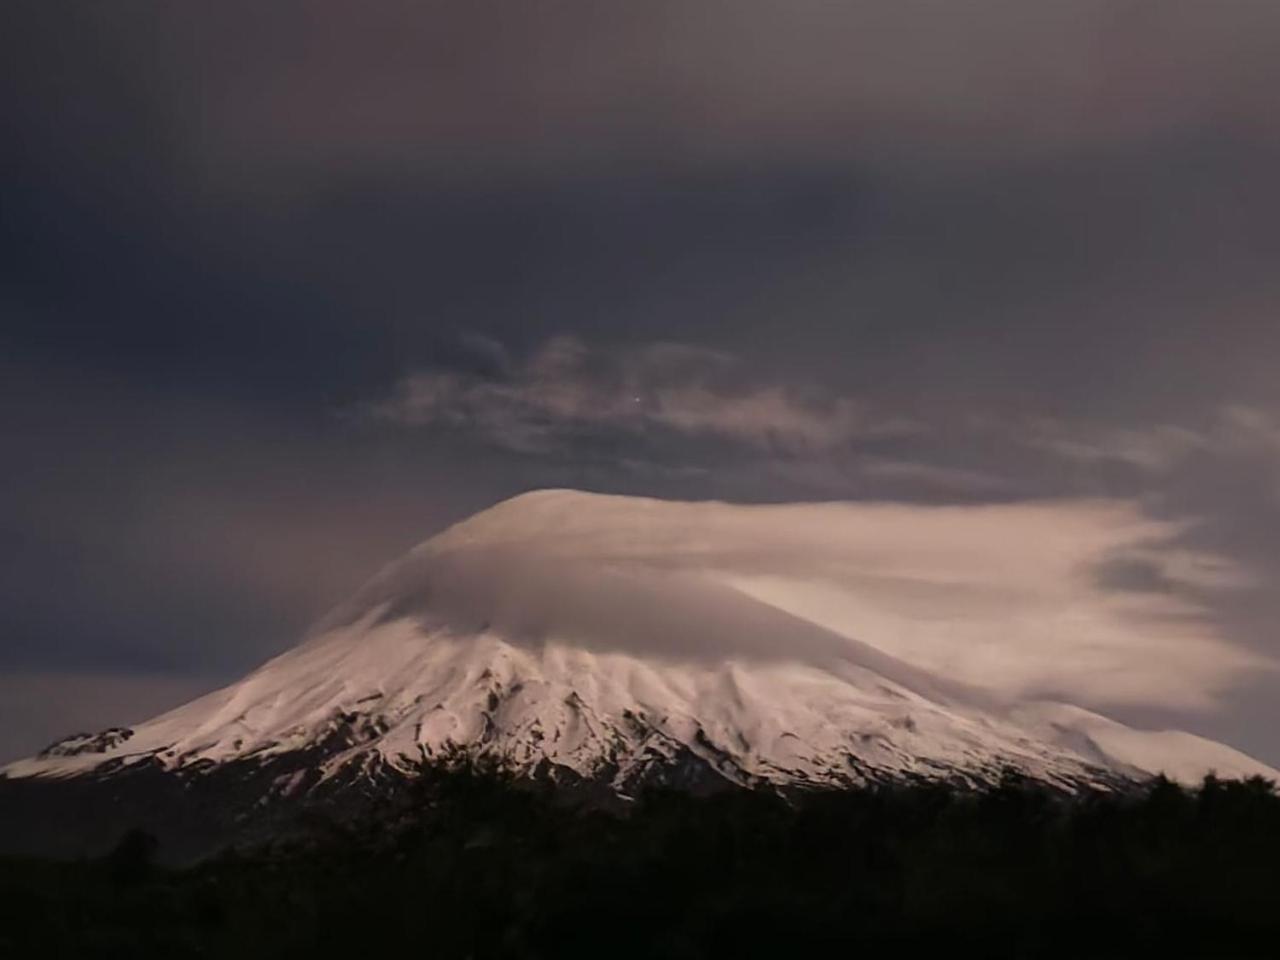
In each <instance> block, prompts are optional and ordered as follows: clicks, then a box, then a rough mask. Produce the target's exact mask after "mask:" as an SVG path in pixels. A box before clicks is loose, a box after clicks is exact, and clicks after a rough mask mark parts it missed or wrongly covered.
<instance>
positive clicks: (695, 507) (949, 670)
mask: <svg viewBox="0 0 1280 960" xmlns="http://www.w3.org/2000/svg"><path fill="white" fill-rule="evenodd" d="M1177 532H1178V530H1177V528H1176V527H1175V526H1174V525H1171V524H1168V523H1163V522H1158V521H1153V520H1151V519H1149V518H1146V517H1144V516H1143V515H1142V514H1141V513H1140V512H1139V511H1138V510H1137V508H1136V507H1135V506H1134V505H1132V504H1130V503H1126V502H1123V501H1113V500H1078V501H1076V500H1071V501H1046V502H1033V503H1022V504H1008V505H993V506H977V507H975V506H914V505H902V504H888V503H814V504H785V505H753V506H743V505H734V504H725V503H716V502H710V503H681V502H670V501H659V500H638V499H635V498H624V497H611V496H601V495H591V494H582V493H577V492H574V491H540V492H537V493H533V494H526V495H525V496H522V497H517V498H515V499H514V500H511V501H507V502H506V503H504V504H500V505H499V506H497V507H495V508H493V509H491V510H488V511H485V512H484V513H482V514H479V515H477V516H476V517H474V518H472V519H470V520H468V521H466V522H464V523H461V524H459V525H457V526H456V527H454V528H452V529H450V530H448V531H446V532H445V533H444V534H442V535H440V536H438V537H436V538H433V539H432V540H431V541H428V542H427V543H426V544H423V545H422V546H421V547H419V548H418V549H417V550H416V551H414V553H413V554H412V555H411V559H410V560H409V561H407V562H404V561H402V562H401V563H399V564H397V565H396V566H395V567H393V568H391V569H389V570H388V571H387V572H386V573H384V574H383V575H382V576H381V577H379V578H377V579H376V580H375V581H374V582H373V583H372V584H370V586H369V587H367V588H366V589H365V590H364V591H363V592H362V593H361V594H360V595H359V596H358V597H357V598H356V600H355V602H354V603H353V604H351V605H348V606H347V607H345V608H344V609H343V610H341V611H338V612H337V613H336V614H335V617H336V618H338V619H341V618H343V617H347V618H350V617H352V616H355V615H358V614H360V613H363V612H364V611H367V610H368V609H369V608H371V607H372V606H375V605H377V604H384V605H385V606H386V612H385V614H384V615H385V616H387V617H389V618H391V617H395V616H400V615H406V614H412V615H419V616H422V617H425V618H429V619H432V620H434V621H437V622H446V623H452V624H453V625H454V626H456V627H457V628H459V629H461V630H476V629H495V630H498V631H500V632H501V633H502V634H503V635H505V636H508V637H510V638H512V639H513V640H515V641H517V642H522V643H525V644H538V643H541V642H545V641H546V640H548V639H554V640H555V641H556V642H561V643H563V642H568V643H572V644H578V645H581V646H582V647H584V648H586V649H589V650H594V651H617V652H622V653H629V654H636V655H643V656H656V657H661V658H666V659H674V660H712V661H723V660H726V659H728V660H732V659H764V660H792V661H799V662H804V663H809V664H812V665H815V666H821V667H828V666H829V665H830V664H831V663H833V662H838V661H839V660H841V659H842V658H846V657H853V658H854V659H857V660H859V661H860V662H862V661H864V660H865V658H866V657H867V656H868V655H872V654H879V655H883V656H884V657H887V658H890V659H892V660H893V661H895V662H896V663H899V664H900V666H899V667H898V669H911V670H912V671H913V673H915V674H916V676H915V677H914V678H913V682H914V683H917V684H918V683H919V682H920V680H919V676H920V675H925V674H927V675H929V676H930V677H931V678H932V683H933V684H934V685H935V686H940V687H951V688H955V687H966V688H972V690H974V691H977V692H981V693H985V694H986V695H989V696H991V697H996V698H1010V699H1017V698H1023V697H1029V696H1036V697H1057V698H1063V699H1068V700H1071V701H1072V702H1077V703H1084V704H1089V705H1097V706H1108V705H1147V706H1163V707H1178V708H1203V707H1206V706H1209V705H1211V704H1212V702H1213V699H1214V697H1215V696H1217V695H1218V694H1220V693H1222V692H1223V691H1225V690H1226V689H1228V688H1229V687H1230V686H1231V684H1232V683H1233V682H1235V681H1236V680H1237V679H1238V678H1239V676H1240V675H1241V674H1242V673H1244V672H1246V671H1250V670H1255V669H1259V668H1264V667H1265V668H1269V667H1270V664H1269V662H1267V661H1264V660H1262V659H1261V658H1260V657H1258V656H1257V655H1255V654H1253V653H1251V652H1247V651H1244V650H1240V649H1237V648H1235V647H1233V646H1232V645H1230V644H1229V643H1227V642H1226V641H1225V640H1224V639H1223V638H1222V637H1220V636H1219V635H1218V633H1217V632H1216V630H1215V626H1214V624H1213V622H1212V621H1211V619H1210V618H1209V617H1208V614H1207V611H1206V610H1205V609H1204V608H1202V607H1201V606H1200V605H1199V604H1198V603H1197V601H1196V600H1195V598H1196V597H1197V596H1199V595H1200V594H1199V592H1198V591H1199V590H1200V589H1201V588H1203V587H1204V586H1206V584H1212V583H1214V582H1217V581H1220V580H1222V579H1223V578H1224V577H1227V576H1229V574H1230V571H1227V570H1226V569H1225V566H1224V563H1223V562H1222V561H1220V560H1217V559H1216V558H1212V557H1207V556H1203V557H1202V556H1197V555H1189V554H1187V553H1186V552H1185V551H1175V550H1172V549H1169V550H1168V551H1164V552H1162V551H1161V549H1160V545H1161V544H1162V543H1167V542H1169V541H1171V540H1172V538H1173V537H1174V536H1175V535H1176V533H1177ZM1136 555H1141V556H1143V557H1144V558H1145V561H1144V562H1147V563H1150V564H1154V565H1156V566H1158V567H1159V569H1160V570H1161V573H1162V583H1164V584H1165V586H1166V589H1163V590H1160V591H1150V590H1147V591H1126V590H1120V589H1116V588H1115V587H1114V586H1108V585H1107V584H1106V582H1105V579H1104V578H1103V577H1100V576H1099V571H1100V570H1103V569H1105V568H1106V567H1107V565H1108V564H1113V563H1114V562H1115V561H1116V559H1117V558H1123V557H1127V556H1136ZM1180 587H1182V588H1185V589H1179V588H1180ZM744 597H749V598H751V599H752V600H754V601H758V602H757V603H755V604H749V605H744V604H742V603H740V602H734V599H735V598H736V599H737V600H741V599H743V598H744Z"/></svg>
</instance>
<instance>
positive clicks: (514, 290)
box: [0, 0, 1280, 764]
mask: <svg viewBox="0 0 1280 960" xmlns="http://www.w3.org/2000/svg"><path fill="white" fill-rule="evenodd" d="M1277 37H1280V5H1277V4H1274V3H1272V2H1269V0H1257V2H1244V0H1240V2H1236V0H1212V2H1210V0H1201V2H1193V3H1189V2H1178V0H1160V2H1127V0H1106V2H1092V0H1063V2H1051V0H1036V2H1026V0H1000V2H997V0H990V2H979V0H974V2H969V3H963V4H961V3H950V2H925V0H883V2H857V0H849V2H840V3H836V2H816V0H815V2H804V0H801V2H790V3H774V2H764V0H760V2H756V0H736V2H732V3H729V2H725V3H712V2H688V0H681V2H673V3H663V2H657V3H642V4H637V3H617V4H611V3H598V2H593V3H589V4H588V3H581V4H580V3H574V2H563V3H537V4H525V3H514V2H512V3H505V2H494V3H489V2H480V3H458V4H431V3H422V2H413V3H387V2H378V3H365V4H359V5H353V4H339V3H324V2H317V0H312V2H306V3H301V2H298V3H290V2H276V3H271V4H259V3H235V2H222V3H217V4H202V5H187V4H177V5H175V4H162V3H125V2H122V3H88V2H86V3H66V4H54V3H48V2H45V0H39V2H9V3H6V4H4V7H3V10H2V11H0V45H3V50H2V51H0V53H2V54H3V55H2V56H0V123H2V124H3V127H2V131H3V137H2V140H0V142H2V143H3V147H2V148H0V150H2V152H0V184H2V186H0V191H2V192H0V203H2V215H0V244H2V245H3V250H2V253H3V256H2V257H0V439H2V441H3V463H4V467H3V469H2V470H0V758H4V757H7V756H12V755H15V754H18V753H22V752H25V751H29V750H32V749H36V748H38V747H40V746H42V745H43V744H44V743H45V742H47V741H48V740H50V739H52V738H54V737H56V736H58V735H60V734H62V733H66V732H71V731H70V730H69V729H68V728H73V729H76V728H82V727H92V726H101V725H105V724H108V723H114V722H129V721H134V720H138V719H141V718H143V717H145V716H146V715H147V714H149V713H151V712H153V711H154V710H156V709H159V708H161V707H164V706H168V705H172V704H173V703H176V702H179V701H181V700H182V699H185V698H186V697H188V696H190V695H192V694H194V693H197V692H200V691H202V690H205V689H208V688H210V687H212V686H215V685H217V684H220V683H223V682H226V681H228V680H231V679H234V678H235V677H237V676H239V675H240V674H242V673H243V672H245V671H246V670H248V669H249V668H251V667H252V666H254V665H256V664H257V663H258V662H260V661H261V660H262V659H263V658H264V657H266V656H268V655H270V654H272V653H275V652H277V651H279V650H281V649H283V648H284V647H286V646H288V645H289V644H291V643H292V642H293V640H294V639H295V638H296V637H297V636H298V634H299V633H300V632H301V631H302V630H303V629H305V627H306V625H307V624H308V623H310V622H311V621H313V620H314V619H315V618H316V617H317V616H319V615H321V614H323V613H324V612H325V611H326V609H327V608H328V607H330V606H331V605H333V604H334V603H336V602H338V601H340V600H342V599H343V598H344V597H345V596H346V595H347V594H349V593H350V592H351V591H352V590H354V589H355V588H356V587H357V586H359V584H360V583H361V582H362V581H364V580H365V579H366V578H367V577H368V576H369V575H370V574H371V573H372V572H374V571H375V570H376V569H377V568H378V567H379V566H381V565H382V564H383V563H384V562H386V561H387V560H389V559H391V558H393V557H394V556H396V555H397V554H398V553H400V552H401V551H403V550H404V549H405V548H407V547H409V546H411V545H412V544H414V543H415V542H417V541H419V540H421V539H423V538H424V537H426V536H428V535H430V534H432V533H434V532H435V531H437V530H439V529H441V528H442V527H444V526H445V525H447V524H448V523H450V522H452V521H454V520H457V519H459V518H460V517H463V516H465V515H467V514H469V513H472V512H474V511H475V510H478V509H480V508H483V507H485V506H487V505H489V504H491V503H493V502H495V501H497V500H499V499H501V498H503V497H506V496H509V495H511V494H515V493H518V492H521V491H523V490H528V489H533V488H537V487H544V486H573V487H582V488H587V489H591V490H597V491H605V492H614V493H629V494H646V495H651V496H661V497H672V498H681V499H706V498H719V499H726V500H734V501H744V502H757V501H768V502H784V501H801V500H808V501H811V500H862V501H866V500H891V501H898V502H900V504H901V505H903V507H904V508H906V507H909V506H912V505H914V506H917V507H920V506H926V505H937V504H950V505H953V506H955V507H957V508H962V507H972V508H976V507H977V506H979V505H984V504H987V505H989V504H1001V505H1010V504H1018V503H1022V502H1025V501H1046V500H1048V501H1062V502H1063V503H1067V502H1070V503H1077V504H1078V503H1081V502H1088V501H1097V500H1099V499H1106V500H1107V501H1108V502H1112V503H1120V504H1124V505H1125V506H1124V508H1123V509H1125V510H1126V511H1129V512H1127V513H1126V514H1125V515H1126V516H1138V517H1143V518H1146V519H1147V520H1150V521H1151V522H1153V523H1155V524H1158V528H1159V530H1160V536H1159V537H1158V538H1154V539H1153V540H1152V541H1151V542H1150V543H1146V544H1133V543H1129V544H1127V545H1126V547H1125V549H1124V550H1123V551H1113V553H1112V554H1109V555H1107V556H1106V557H1105V558H1102V559H1099V561H1098V562H1097V564H1096V570H1094V574H1095V580H1096V583H1097V585H1098V587H1099V589H1101V590H1106V591H1111V592H1114V593H1115V594H1116V595H1117V596H1120V597H1130V598H1132V599H1134V600H1135V601H1139V600H1142V599H1143V598H1146V599H1148V600H1149V599H1151V598H1154V597H1160V598H1164V599H1165V600H1167V601H1168V602H1170V603H1173V602H1174V601H1176V602H1177V604H1179V605H1180V608H1181V609H1187V610H1193V611H1194V616H1195V618H1196V622H1197V626H1196V629H1197V631H1203V632H1204V635H1206V636H1210V637H1211V640H1212V643H1213V644H1215V645H1217V648H1220V649H1222V650H1223V651H1224V653H1223V656H1224V658H1226V659H1225V660H1224V664H1230V665H1231V669H1229V670H1228V669H1226V668H1225V667H1224V669H1223V670H1222V671H1219V672H1218V673H1219V674H1220V675H1221V676H1224V677H1225V676H1228V675H1229V676H1230V683H1229V684H1227V685H1226V686H1225V687H1224V688H1222V689H1217V690H1215V692H1214V695H1213V696H1212V697H1209V698H1202V701H1197V702H1195V703H1190V702H1188V703H1187V704H1183V705H1179V704H1176V703H1175V704H1171V703H1169V702H1154V701H1153V702H1150V703H1143V702H1141V701H1140V698H1137V699H1134V700H1133V702H1130V703H1127V704H1120V705H1118V706H1117V707H1116V708H1115V709H1113V710H1112V711H1111V712H1112V713H1113V714H1114V715H1116V716H1118V717H1119V718H1121V719H1125V720H1129V721H1135V722H1142V723H1154V724H1165V723H1172V724H1177V725H1179V726H1182V727H1186V728H1189V729H1193V730H1195V731H1197V732H1201V733H1205V734H1208V735H1210V736H1214V737H1218V738H1221V739H1225V740H1227V741H1229V742H1231V743H1232V744H1234V745H1236V746H1239V747H1242V748H1244V749H1246V750H1250V751H1252V752H1253V753H1255V754H1256V755H1257V756H1259V757H1260V758H1261V759H1264V760H1267V761H1269V762H1271V763H1273V764H1274V763H1276V762H1277V761H1280V735H1277V734H1276V733H1275V732H1274V731H1276V730H1280V706H1278V705H1277V704H1280V699H1278V698H1277V697H1276V693H1277V692H1278V688H1280V682H1278V680H1277V676H1276V675H1275V673H1274V672H1273V671H1272V670H1271V669H1269V668H1267V667H1266V666H1257V665H1259V664H1261V665H1265V664H1268V663H1270V662H1272V661H1273V660H1274V659H1275V658H1277V657H1280V637H1277V636H1276V633H1275V630H1274V627H1273V624H1274V623H1276V622H1277V616H1278V615H1280V590H1277V589H1276V587H1277V582H1278V581H1280V550H1278V549H1277V543H1280V377H1277V376H1276V366H1277V360H1278V359H1280V316H1278V312H1280V311H1278V309H1277V308H1278V307H1280V274H1278V273H1277V271H1276V269H1275V264H1276V263H1277V262H1280V185H1278V184H1280V181H1277V179H1276V177H1275V175H1274V171H1275V170H1277V169H1280V112H1278V111H1277V110H1276V109H1275V102H1274V93H1275V91H1276V90H1277V89H1280V56H1276V52H1277V49H1276V48H1277V42H1278V41H1277ZM1011 515H1016V514H1011ZM1002 530H1003V528H1002ZM1001 535H1002V536H1005V535H1008V536H1016V534H1006V533H1002V534H1001ZM1188 570H1191V571H1192V573H1190V574H1188ZM868 639H871V640H873V639H874V638H868ZM1157 639H1158V638H1157ZM1153 656H1156V657H1158V654H1155V655H1153ZM1063 658H1064V660H1063V671H1064V675H1067V674H1070V675H1071V676H1072V677H1073V678H1076V677H1078V676H1079V675H1080V673H1081V668H1080V664H1079V662H1078V661H1076V660H1072V659H1071V653H1070V651H1069V650H1065V649H1064V652H1063ZM1241 664H1251V665H1255V666H1251V667H1249V668H1248V669H1244V668H1242V667H1240V665H1241ZM1215 675H1218V674H1215ZM1086 679H1087V678H1086ZM1073 682H1075V681H1074V680H1073ZM1098 682H1099V684H1100V685H1102V686H1106V683H1107V679H1106V678H1105V677H1103V676H1101V675H1100V676H1099V678H1098ZM1223 682H1224V683H1226V681H1223Z"/></svg>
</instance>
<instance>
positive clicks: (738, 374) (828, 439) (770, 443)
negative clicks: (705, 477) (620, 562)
mask: <svg viewBox="0 0 1280 960" xmlns="http://www.w3.org/2000/svg"><path fill="white" fill-rule="evenodd" d="M486 347H487V351H488V352H489V353H490V354H492V353H493V350H494V345H492V344H489V343H488V342H486ZM497 366H498V371H497V372H495V373H491V374H487V375H482V374H476V373H470V372H467V373H460V372H457V371H444V370H428V371H422V372H417V373H413V374H410V375H409V376H407V377H405V378H403V379H402V380H401V381H400V382H399V383H398V384H396V386H395V388H394V390H393V391H392V394H391V396H390V397H389V398H387V399H385V400H382V401H380V402H377V403H375V404H372V405H370V406H369V407H367V408H366V409H367V412H369V413H371V414H372V415H373V416H374V417H376V418H378V419H381V420H386V421H392V422H395V423H399V424H404V425H407V426H443V427H452V428H456V429H461V430H468V431H472V432H474V433H477V434H479V435H481V436H483V437H485V438H487V439H488V440H489V441H491V442H493V443H495V444H497V445H499V446H501V447H504V448H507V449H510V450H516V451H524V452H547V451H550V450H554V449H557V448H559V447H561V446H562V445H564V444H566V443H568V442H569V441H571V440H572V439H573V438H575V437H581V436H584V435H590V434H592V433H596V432H611V433H616V432H623V433H629V434H644V433H651V434H652V433H668V434H678V435H682V436H686V437H708V438H715V439H719V440H724V441H731V442H734V443H738V444H742V445H746V446H748V447H752V448H756V449H763V450H771V451H778V452H782V453H787V454H793V455H795V454H805V453H816V452H822V451H829V450H834V449H837V448H840V447H842V446H844V445H846V444H848V443H849V442H850V441H851V440H853V439H855V438H858V437H865V436H884V435H887V434H893V433H901V432H907V431H911V430H913V429H916V425H915V424H913V423H912V422H911V421H909V420H907V419H905V418H883V417H876V416H875V415H874V414H873V413H872V412H871V411H870V410H869V409H868V408H867V407H866V406H864V405H863V404H861V403H859V402H857V401H855V400H854V399H852V398H850V397H846V396H838V395H832V394H830V393H827V392H824V391H821V390H817V389H813V388H801V387H797V386H794V385H785V384H781V383H769V382H759V381H756V380H753V379H751V378H750V377H749V375H748V374H747V372H746V371H745V370H743V368H742V366H741V364H740V363H739V362H738V361H737V359H736V358H734V357H733V356H732V355H730V354H727V353H724V352H721V351H712V350H706V349H703V348H700V347H695V346H690V345H687V344H680V343H670V342H656V343H647V344H642V345H639V346H633V347H626V348H617V349H599V348H592V347H589V346H588V345H587V344H585V343H584V342H583V341H581V340H578V339H577V338H574V337H555V338H552V339H550V340H547V341H546V342H544V343H543V344H542V345H541V346H539V347H538V348H537V349H536V350H534V351H533V352H532V353H531V354H530V355H529V356H528V357H526V358H524V359H523V360H522V361H520V362H512V361H510V358H505V359H504V362H503V363H502V364H500V365H497Z"/></svg>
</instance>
